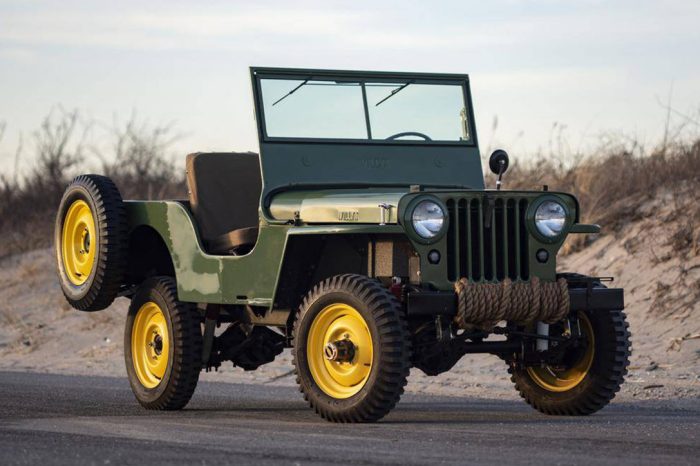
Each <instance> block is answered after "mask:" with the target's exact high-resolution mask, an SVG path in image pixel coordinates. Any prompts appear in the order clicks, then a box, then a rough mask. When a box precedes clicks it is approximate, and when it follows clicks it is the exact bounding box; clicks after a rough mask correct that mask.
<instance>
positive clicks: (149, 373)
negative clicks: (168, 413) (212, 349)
mask: <svg viewBox="0 0 700 466" xmlns="http://www.w3.org/2000/svg"><path fill="white" fill-rule="evenodd" d="M124 360H125V363H126V372H127V374H128V375H129V383H130V384H131V389H132V391H133V392H134V395H135V396H136V399H137V400H138V402H139V403H141V405H142V406H143V407H145V408H146V409H158V410H173V409H180V408H183V407H184V406H185V405H186V404H187V402H188V401H189V400H190V398H191V397H192V394H193V393H194V389H195V387H196V386H197V381H198V380H199V372H200V370H201V367H202V333H201V328H200V315H199V312H198V311H197V309H196V308H195V307H194V306H193V305H192V304H189V303H183V302H180V301H178V300H177V285H176V284H175V280H173V279H172V278H170V277H153V278H149V279H148V280H146V281H145V282H143V283H142V284H141V286H139V288H138V290H137V291H136V293H135V294H134V296H133V298H132V299H131V306H129V314H128V315H127V318H126V328H125V330H124Z"/></svg>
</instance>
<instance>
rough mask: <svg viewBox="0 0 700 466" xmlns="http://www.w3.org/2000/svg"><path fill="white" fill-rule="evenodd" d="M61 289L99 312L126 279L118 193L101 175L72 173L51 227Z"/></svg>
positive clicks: (82, 307) (124, 228)
mask: <svg viewBox="0 0 700 466" xmlns="http://www.w3.org/2000/svg"><path fill="white" fill-rule="evenodd" d="M54 243H55V245H56V266H57V269H58V276H59V279H60V284H61V290H62V291H63V295H64V296H65V297H66V300H67V301H68V303H70V305H71V306H73V307H74V308H75V309H78V310H80V311H99V310H102V309H105V308H106V307H108V306H109V305H110V304H112V302H113V301H114V299H115V298H116V297H117V294H118V293H119V290H120V288H121V286H122V285H123V282H124V273H125V269H126V257H127V252H128V251H127V250H128V234H127V225H126V212H125V209H124V203H123V202H122V197H121V194H119V190H118V189H117V187H116V186H115V185H114V183H113V182H112V180H110V179H109V178H107V177H104V176H99V175H80V176H78V177H76V178H75V179H74V180H73V182H72V183H71V184H70V185H69V186H68V188H67V189H66V192H65V193H64V194H63V198H62V199H61V203H60V205H59V207H58V214H57V216H56V226H55V229H54Z"/></svg>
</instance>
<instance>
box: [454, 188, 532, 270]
mask: <svg viewBox="0 0 700 466" xmlns="http://www.w3.org/2000/svg"><path fill="white" fill-rule="evenodd" d="M446 204H447V212H448V215H449V217H450V225H449V229H448V231H447V256H448V261H447V276H448V278H449V279H450V280H451V281H456V280H459V279H460V278H461V277H467V278H469V279H470V280H471V281H475V282H481V281H489V282H494V281H502V280H505V279H506V278H510V279H511V280H527V279H529V268H528V233H527V229H526V227H525V212H526V210H527V206H528V201H527V199H517V198H495V199H494V198H490V199H489V198H487V197H479V198H472V199H468V198H457V199H454V198H451V199H448V200H447V202H446Z"/></svg>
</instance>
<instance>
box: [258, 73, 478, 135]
mask: <svg viewBox="0 0 700 466" xmlns="http://www.w3.org/2000/svg"><path fill="white" fill-rule="evenodd" d="M250 73H251V83H252V86H253V99H254V103H255V114H256V124H257V129H258V139H259V141H260V142H261V143H263V142H264V143H275V142H281V143H320V144H351V145H391V146H399V145H410V146H462V147H475V146H478V141H477V134H476V126H475V124H474V106H473V104H472V99H471V92H470V88H469V76H468V75H464V74H433V73H401V72H380V71H341V70H316V69H290V68H259V67H251V68H250ZM261 79H284V80H300V81H306V80H316V79H318V80H333V81H339V82H343V81H344V82H352V83H363V82H374V83H382V82H386V83H392V84H396V83H397V82H398V83H414V84H450V85H458V86H460V87H461V88H462V94H463V99H464V103H465V106H466V107H467V125H468V131H469V136H470V138H469V139H468V140H466V141H460V140H454V141H449V140H431V141H426V140H415V139H406V140H403V139H394V140H385V139H359V138H358V139H355V138H352V139H345V138H312V137H279V136H268V134H267V128H266V123H265V111H264V105H263V97H262V88H261V83H260V80H261Z"/></svg>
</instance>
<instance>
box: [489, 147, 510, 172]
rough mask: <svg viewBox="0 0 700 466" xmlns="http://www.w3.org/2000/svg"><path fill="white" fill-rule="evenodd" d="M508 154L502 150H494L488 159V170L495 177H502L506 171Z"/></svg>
mask: <svg viewBox="0 0 700 466" xmlns="http://www.w3.org/2000/svg"><path fill="white" fill-rule="evenodd" d="M508 163H509V159H508V153H507V152H506V151H504V150H502V149H496V150H495V151H493V154H491V157H489V168H490V169H491V171H492V172H493V173H495V174H496V175H499V174H500V175H502V174H504V173H505V172H506V170H508Z"/></svg>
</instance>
